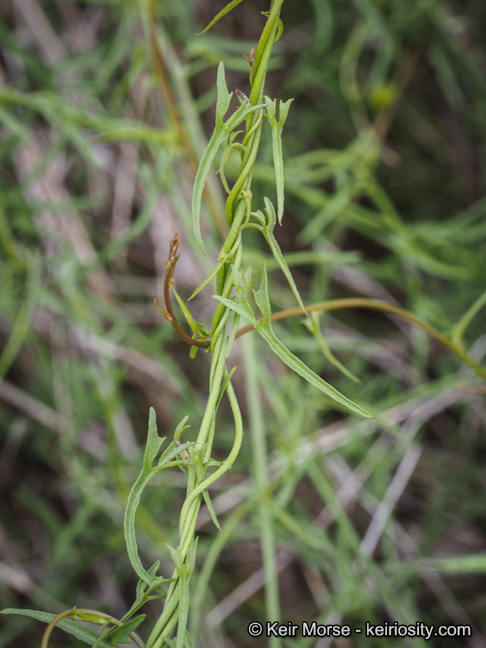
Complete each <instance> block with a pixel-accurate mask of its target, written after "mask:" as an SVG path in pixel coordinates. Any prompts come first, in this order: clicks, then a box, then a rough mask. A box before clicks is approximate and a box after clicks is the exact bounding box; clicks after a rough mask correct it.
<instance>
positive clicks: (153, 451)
mask: <svg viewBox="0 0 486 648" xmlns="http://www.w3.org/2000/svg"><path fill="white" fill-rule="evenodd" d="M164 441H165V437H164V438H161V437H159V435H158V434H157V418H156V415H155V410H154V408H153V407H151V408H150V413H149V426H148V434H147V443H146V445H145V452H144V455H143V465H144V467H145V468H149V469H151V468H152V463H153V461H154V459H155V457H156V456H157V453H158V452H159V450H160V446H161V445H162V444H163V442H164Z"/></svg>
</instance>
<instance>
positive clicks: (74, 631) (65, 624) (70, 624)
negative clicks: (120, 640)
mask: <svg viewBox="0 0 486 648" xmlns="http://www.w3.org/2000/svg"><path fill="white" fill-rule="evenodd" d="M0 614H18V615H20V616H25V617H29V618H31V619H35V620H36V621H42V622H43V623H47V624H49V623H50V622H51V621H52V620H53V619H55V618H56V616H57V614H51V613H49V612H38V611H37V610H17V609H14V608H7V609H5V610H2V611H1V612H0ZM56 627H58V628H60V629H61V630H64V631H65V632H68V633H69V634H71V635H73V636H74V637H76V639H79V640H80V641H84V643H86V644H89V645H90V646H92V645H93V644H94V643H95V642H96V641H97V640H98V639H99V635H98V634H97V633H96V632H95V631H94V630H91V628H87V627H86V626H83V625H81V624H79V623H76V622H75V621H71V620H70V619H61V621H59V623H58V624H57V625H56ZM99 646H100V648H110V644H109V643H106V642H103V643H102V644H99Z"/></svg>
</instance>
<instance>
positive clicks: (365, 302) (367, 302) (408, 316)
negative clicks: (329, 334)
mask: <svg viewBox="0 0 486 648" xmlns="http://www.w3.org/2000/svg"><path fill="white" fill-rule="evenodd" d="M343 308H369V309H371V310H378V311H382V312H385V313H391V314H393V315H396V316H397V317H400V318H402V319H404V320H407V321H408V322H412V324H416V325H417V326H420V328H422V329H423V330H424V331H426V332H427V333H428V334H429V335H430V336H431V337H433V338H434V339H435V340H437V341H438V342H440V343H441V344H443V345H444V346H446V347H447V348H448V349H450V350H451V351H452V352H453V353H455V354H456V355H457V356H459V358H461V360H463V361H464V362H465V363H466V364H468V365H469V366H470V367H471V368H472V369H474V371H475V372H476V373H477V374H478V376H481V378H483V379H484V380H486V370H485V369H483V367H481V365H479V364H478V363H477V362H475V361H474V360H473V359H472V358H471V357H470V356H469V355H468V354H467V353H466V352H465V351H464V349H462V348H461V347H459V346H458V345H457V344H455V343H454V342H453V341H452V340H451V339H450V338H448V337H447V336H446V335H444V334H443V333H441V332H440V331H438V330H437V329H435V328H433V327H432V326H430V325H429V324H426V323H425V322H422V320H420V319H419V318H418V317H416V316H415V315H413V314H412V313H409V312H408V311H406V310H405V309H403V308H400V307H399V306H394V305H393V304H389V303H388V302H384V301H378V300H375V299H366V298H363V297H350V298H347V299H330V300H328V301H324V302H317V303H315V304H310V305H309V306H306V307H305V310H306V311H307V313H312V312H316V311H317V312H318V311H332V310H340V309H343ZM305 314H306V313H305V312H304V311H303V310H302V309H301V308H288V309H286V310H283V311H279V312H278V313H273V315H272V316H271V321H272V322H277V321H278V320H282V319H287V318H289V317H296V316H297V315H305ZM262 321H263V320H262ZM254 328H255V327H254V326H253V325H251V324H248V325H247V326H243V327H242V328H241V329H239V331H237V333H236V336H235V338H238V337H240V336H241V335H244V334H245V333H248V332H249V331H252V330H254Z"/></svg>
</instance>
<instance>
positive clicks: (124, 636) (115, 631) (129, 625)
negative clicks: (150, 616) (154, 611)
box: [93, 614, 146, 648]
mask: <svg viewBox="0 0 486 648" xmlns="http://www.w3.org/2000/svg"><path fill="white" fill-rule="evenodd" d="M145 617H146V615H145V614H140V615H139V616H137V617H134V618H133V619H131V620H130V621H127V622H126V623H124V624H123V625H122V626H115V627H114V628H111V630H108V632H105V634H104V635H103V636H102V637H100V638H99V640H98V641H97V642H96V644H94V645H93V648H98V646H101V645H102V643H101V642H102V641H108V642H109V645H110V646H116V645H117V644H128V643H129V644H131V643H132V640H131V638H130V633H132V632H134V631H135V630H136V629H137V628H138V626H139V625H140V624H141V623H142V622H143V621H144V620H145Z"/></svg>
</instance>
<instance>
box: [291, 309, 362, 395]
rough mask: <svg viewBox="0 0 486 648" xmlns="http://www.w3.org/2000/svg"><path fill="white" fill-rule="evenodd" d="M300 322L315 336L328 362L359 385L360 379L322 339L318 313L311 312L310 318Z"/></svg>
mask: <svg viewBox="0 0 486 648" xmlns="http://www.w3.org/2000/svg"><path fill="white" fill-rule="evenodd" d="M302 324H304V326H306V327H307V329H308V330H309V331H310V332H311V333H312V335H313V336H314V337H315V338H316V340H317V342H318V344H319V346H320V348H321V351H322V354H323V355H324V357H325V358H326V360H328V362H330V363H331V364H332V365H334V367H336V369H339V371H340V372H341V373H343V374H344V375H345V376H347V377H348V378H349V379H350V380H352V381H353V382H355V383H358V384H359V385H361V380H360V379H359V378H357V377H356V376H355V375H354V374H352V373H351V372H350V371H349V369H347V368H346V367H345V366H344V365H343V364H342V363H341V362H339V360H338V359H337V358H336V357H335V356H334V355H333V353H332V351H331V349H330V348H329V346H328V344H327V342H326V340H325V339H324V336H323V335H322V333H321V329H320V328H319V313H316V312H314V313H311V316H310V318H309V317H307V318H306V319H305V320H303V321H302Z"/></svg>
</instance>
